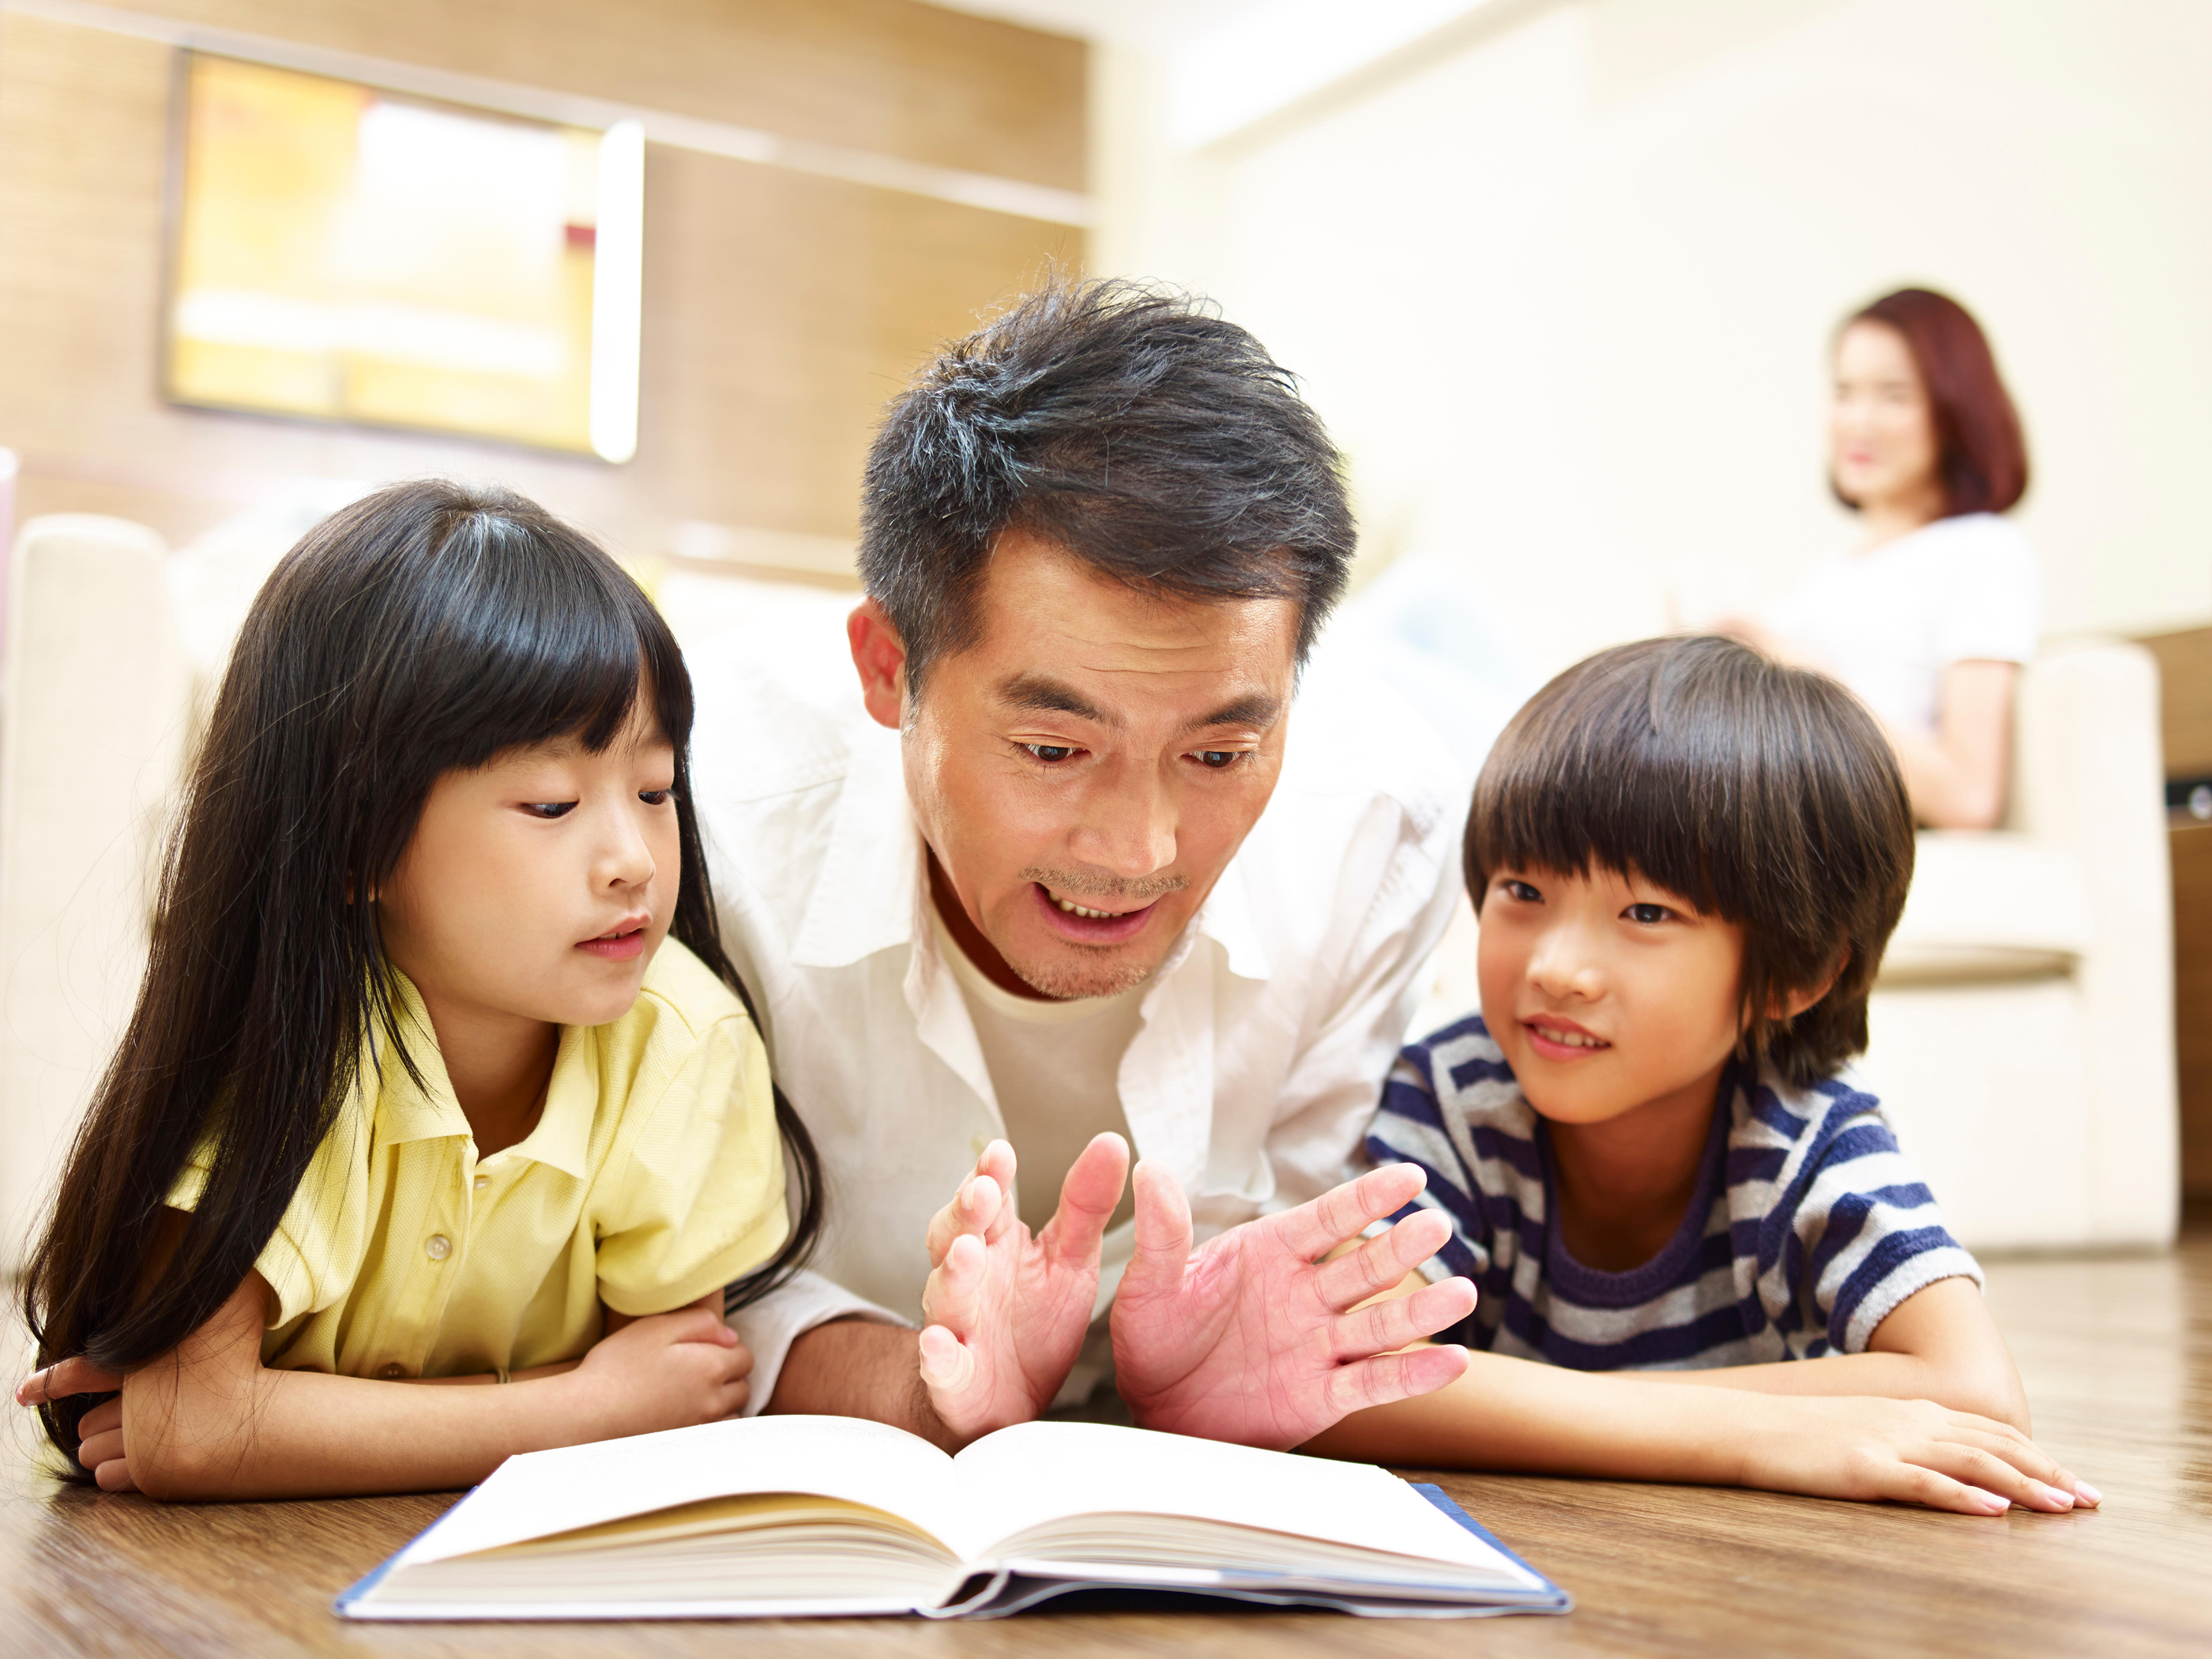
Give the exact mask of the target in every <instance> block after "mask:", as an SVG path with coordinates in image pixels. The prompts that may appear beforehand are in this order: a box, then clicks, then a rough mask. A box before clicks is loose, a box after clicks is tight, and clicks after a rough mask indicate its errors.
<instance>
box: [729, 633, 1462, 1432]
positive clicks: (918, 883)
mask: <svg viewBox="0 0 2212 1659" xmlns="http://www.w3.org/2000/svg"><path fill="white" fill-rule="evenodd" d="M834 620H835V619H834V618H833V617H830V616H829V613H828V611H826V609H825V610H823V611H821V612H820V613H819V614H817V613H815V611H814V610H813V608H812V607H808V610H807V614H806V615H805V617H800V618H795V619H785V620H782V621H780V622H779V623H777V624H776V625H775V626H774V627H770V626H767V625H755V626H752V627H749V628H746V629H739V630H738V632H736V633H734V634H731V635H722V636H720V637H719V638H717V639H715V640H713V641H709V642H708V643H707V644H706V645H704V646H703V647H700V648H698V649H696V650H695V651H694V652H693V653H691V668H692V672H693V676H694V680H695V686H696V702H697V708H698V717H697V724H696V728H695V731H694V736H693V753H692V787H693V793H694V796H695V799H696V802H697V805H698V807H699V810H700V814H701V817H702V824H703V826H704V829H705V830H706V833H707V837H708V844H709V848H710V856H711V858H712V860H713V863H712V867H713V872H714V884H715V896H716V900H717V902H718V904H719V906H720V915H721V922H722V929H723V942H724V944H725V945H726V947H727V948H728V950H729V952H730V955H731V957H732V959H733V960H734V961H735V962H736V963H737V964H738V969H739V970H740V971H741V972H742V973H743V974H744V976H745V980H746V983H747V984H748V985H749V986H750V987H751V988H752V991H753V993H754V995H755V998H756V1000H757V1001H758V1002H759V1004H760V1012H761V1018H762V1021H763V1024H764V1025H765V1027H766V1028H767V1029H766V1036H767V1038H768V1044H769V1054H770V1055H771V1057H772V1060H773V1064H774V1067H775V1076H776V1079H777V1080H778V1081H779V1082H780V1083H781V1084H782V1085H783V1087H784V1090H785V1091H786V1092H787V1094H788V1095H789V1096H790V1097H791V1100H792V1103H793V1105H794V1106H795V1107H796V1108H797V1109H798V1110H799V1115H800V1116H802V1117H803V1118H804V1119H805V1121H806V1125H807V1127H808V1128H809V1129H810V1130H811V1132H812V1134H813V1136H814V1140H815V1145H816V1146H817V1148H818V1149H819V1151H820V1152H821V1156H822V1164H823V1171H824V1175H825V1177H826V1188H827V1203H828V1216H827V1224H826V1228H825V1231H824V1232H823V1239H822V1243H821V1247H820V1249H818V1250H817V1253H816V1255H815V1257H814V1260H813V1267H812V1271H811V1272H809V1273H804V1274H802V1275H800V1277H799V1279H797V1280H796V1281H794V1282H793V1284H791V1285H787V1287H786V1288H784V1289H783V1290H781V1291H778V1292H776V1293H775V1295H773V1296H770V1297H767V1298H764V1299H763V1301H761V1302H759V1303H757V1304H755V1305H754V1306H752V1307H750V1308H748V1309H745V1310H741V1311H740V1312H739V1313H738V1314H737V1315H736V1316H733V1318H732V1323H733V1324H734V1325H735V1326H736V1328H737V1329H738V1333H739V1334H740V1335H742V1336H743V1337H744V1340H745V1342H746V1344H747V1346H750V1348H751V1349H752V1352H753V1355H754V1370H753V1392H752V1409H754V1410H758V1409H759V1408H760V1407H761V1406H762V1405H763V1404H764V1403H765V1402H766V1401H767V1400H768V1398H769V1395H771V1394H772V1393H773V1392H774V1390H775V1379H776V1376H777V1374H778V1372H779V1371H780V1370H781V1367H782V1364H783V1358H784V1355H785V1353H786V1352H787V1350H788V1348H789V1346H790V1344H791V1342H792V1340H793V1339H794V1338H795V1337H796V1336H798V1335H799V1334H800V1333H802V1332H804V1331H805V1330H808V1329H810V1328H812V1327H813V1326H815V1325H817V1324H820V1323H822V1322H824V1321H825V1320H828V1319H832V1318H836V1317H840V1316H847V1315H852V1314H860V1315H864V1316H872V1317H878V1318H890V1319H895V1320H897V1321H900V1322H918V1321H919V1320H920V1318H921V1291H922V1285H923V1281H924V1280H925V1279H927V1276H928V1273H929V1258H928V1253H927V1248H926V1243H925V1235H926V1233H927V1228H928V1224H929V1219H930V1218H931V1216H932V1215H933V1214H934V1213H935V1212H936V1211H937V1210H938V1209H939V1208H940V1207H941V1206H944V1205H945V1203H946V1202H947V1201H948V1200H951V1197H952V1194H953V1193H954V1192H955V1190H956V1189H957V1188H958V1186H959V1184H960V1182H962V1181H963V1180H964V1179H965V1178H966V1176H967V1175H968V1173H969V1170H970V1168H971V1166H972V1165H973V1164H974V1163H975V1158H976V1157H977V1155H978V1154H979V1153H980V1152H981V1151H982V1149H983V1147H984V1146H986V1145H987V1143H988V1142H989V1141H990V1140H991V1139H994V1137H996V1136H999V1135H1000V1134H1002V1133H1004V1123H1003V1121H1002V1120H1001V1118H1000V1111H999V1103H998V1099H997V1097H996V1095H995V1093H994V1090H993V1088H992V1082H991V1078H990V1074H989V1073H988V1071H987V1069H986V1067H985V1066H984V1062H983V1055H982V1050H981V1046H980V1045H979V1044H978V1042H977V1041H976V1037H975V1026H974V1024H973V1023H972V1022H971V1020H970V1019H969V1012H968V1008H967V1004H966V1001H965V1000H964V998H963V995H962V993H961V991H960V987H959V986H958V983H957V981H956V980H955V978H954V976H953V975H952V973H951V969H948V968H947V966H946V965H945V961H944V958H943V957H942V955H941V954H940V953H939V950H938V947H937V942H936V939H935V936H934V933H933V930H932V928H931V927H930V925H929V919H928V913H927V911H926V910H924V908H922V907H923V906H925V905H927V904H928V903H930V902H932V901H931V898H930V896H929V884H928V882H927V878H926V871H927V864H926V862H925V860H924V858H923V848H922V842H921V834H920V832H919V830H918V829H916V827H915V820H914V817H913V814H912V812H911V811H910V810H909V808H908V804H907V797H906V788H905V781H904V774H903V771H902V765H901V758H900V752H899V738H898V735H897V733H896V732H890V731H888V730H886V729H884V728H883V727H882V726H878V725H876V724H875V723H874V721H872V720H870V719H869V717H868V715H867V714H866V710H865V709H864V708H862V707H861V702H860V688H859V686H858V684H857V683H856V681H855V679H854V673H853V670H852V667H851V665H850V663H849V660H848V659H847V657H846V655H845V653H844V650H843V648H842V647H843V641H842V638H841V637H835V636H833V635H830V634H829V631H828V626H829V623H832V622H833V621H834ZM1465 791H1466V782H1465V780H1464V779H1463V778H1462V775H1461V774H1460V773H1459V771H1458V769H1457V768H1456V766H1455V764H1454V763H1453V762H1452V761H1451V759H1450V758H1449V756H1448V755H1447V754H1446V753H1445V751H1444V748H1443V745H1442V744H1440V743H1438V742H1437V740H1436V738H1434V737H1433V735H1432V734H1431V728H1430V727H1429V726H1427V724H1426V723H1425V721H1424V720H1422V718H1421V716H1420V715H1419V714H1418V713H1416V712H1415V711H1414V710H1413V708H1412V707H1411V705H1410V704H1408V703H1407V702H1405V701H1404V700H1403V699H1402V698H1401V697H1399V696H1397V695H1396V694H1395V693H1394V692H1391V691H1389V690H1387V689H1385V688H1383V687H1382V686H1380V685H1378V684H1374V683H1372V682H1371V681H1366V680H1364V679H1362V678H1359V677H1358V676H1356V675H1354V674H1352V673H1351V672H1349V671H1345V672H1341V673H1336V674H1332V673H1331V672H1330V671H1328V669H1327V668H1326V667H1325V666H1323V665H1316V670H1315V671H1310V673H1309V675H1308V683H1307V684H1306V685H1305V686H1304V689H1303V690H1301V692H1300V695H1299V696H1298V698H1297V702H1296V705H1295V707H1294V710H1293V713H1292V714H1291V722H1290V729H1289V736H1288V742H1287V745H1286V753H1285V764H1284V769H1283V772H1282V775H1281V777H1280V779H1279V782H1278V784H1277V787H1276V790H1275V793H1274V796H1273V799H1272V800H1271V801H1270V803H1269V805H1268V806H1267V811H1265V812H1264V813H1263V814H1261V818H1260V821H1259V823H1257V824H1255V826H1254V828H1253V829H1252V831H1251V833H1250V834H1249V836H1247V837H1246V838H1245V841H1244V843H1243V847H1242V848H1239V850H1238V852H1237V855H1236V857H1235V858H1233V859H1232V860H1231V861H1230V863H1229V865H1228V866H1227V867H1226V868H1225V870H1224V871H1223V872H1222V875H1221V878H1220V879H1219V881H1218V883H1217V884H1215V886H1214V889H1213V890H1212V893H1211V894H1210V895H1208V896H1207V898H1206V902H1205V903H1204V905H1203V906H1202V907H1201V908H1200V910H1199V912H1198V914H1197V915H1195V916H1194V918H1193V919H1192V921H1191V922H1190V924H1189V926H1188V927H1187V929H1186V931H1185V932H1184V933H1183V935H1182V938H1181V939H1178V940H1177V941H1176V944H1175V945H1174V947H1173V949H1171V950H1170V951H1169V953H1168V955H1167V957H1166V959H1165V960H1164V962H1162V963H1161V964H1160V967H1159V969H1158V971H1157V972H1156V973H1155V974H1154V975H1152V979H1151V981H1149V982H1148V984H1147V986H1146V991H1145V995H1144V1000H1143V1005H1142V1024H1140V1026H1139V1029H1138V1030H1137V1033H1136V1035H1135V1036H1134V1037H1133V1038H1132V1039H1131V1041H1130V1043H1129V1046H1128V1048H1127V1052H1126V1053H1125V1054H1124V1055H1123V1057H1122V1060H1121V1077H1120V1083H1121V1105H1122V1109H1123V1111H1124V1112H1125V1114H1126V1115H1127V1119H1128V1124H1129V1130H1130V1133H1131V1134H1132V1136H1133V1138H1134V1139H1135V1142H1136V1146H1135V1152H1136V1154H1137V1156H1138V1157H1139V1158H1150V1159H1152V1160H1154V1161H1156V1162H1158V1163H1160V1164H1164V1165H1165V1166H1166V1167H1167V1169H1168V1170H1170V1172H1172V1173H1173V1175H1174V1176H1175V1177H1176V1180H1177V1181H1178V1182H1181V1183H1182V1188H1183V1190H1184V1192H1185V1193H1187V1194H1188V1195H1189V1197H1190V1202H1191V1210H1192V1215H1193V1219H1194V1223H1195V1225H1196V1230H1197V1235H1198V1237H1199V1238H1200V1239H1201V1240H1203V1239H1205V1238H1206V1237H1211V1236H1212V1235H1213V1234H1215V1233H1218V1232H1219V1231H1222V1230H1224V1229H1225V1228H1228V1227H1231V1226H1234V1225H1237V1223H1239V1222H1242V1221H1246V1220H1249V1219H1250V1218H1252V1217H1254V1216H1255V1215H1259V1214H1261V1213H1263V1212H1268V1211H1273V1210H1278V1209H1283V1208H1287V1207H1289V1206H1292V1205H1296V1204H1300V1203H1303V1202H1304V1201H1305V1200H1308V1199H1310V1198H1312V1197H1314V1196H1316V1194H1320V1193H1322V1192H1324V1191H1326V1190H1328V1188H1330V1187H1331V1186H1333V1185H1334V1184H1335V1183H1336V1182H1339V1181H1340V1180H1341V1179H1343V1178H1344V1177H1345V1175H1346V1170H1347V1167H1348V1166H1349V1165H1350V1164H1351V1163H1352V1159H1353V1158H1354V1157H1355V1156H1356V1154H1357V1151H1358V1146H1359V1141H1360V1136H1361V1133H1362V1131H1363V1130H1364V1127H1365V1126H1366V1123H1367V1120H1368V1118H1369V1116H1370V1114H1371V1113H1372V1112H1373V1110H1374V1109H1375V1104H1376V1098H1377V1097H1378V1095H1379V1092H1380V1090H1381V1085H1382V1081H1383V1075H1384V1073H1386V1072H1387V1071H1388V1070H1389V1066H1390V1063H1391V1060H1393V1059H1394V1058H1395V1054H1396V1053H1397V1051H1398V1049H1399V1048H1400V1046H1401V1044H1402V1042H1404V1040H1405V1037H1406V1033H1407V1024H1408V1023H1409V1022H1410V1021H1411V1019H1412V1018H1413V1013H1414V1012H1415V1009H1416V1008H1417V1007H1418V1006H1419V1002H1420V1000H1421V994H1422V991H1423V990H1424V988H1425V987H1424V985H1423V984H1422V983H1421V982H1420V981H1421V978H1422V975H1421V974H1420V969H1422V968H1423V967H1424V966H1425V964H1426V963H1427V962H1428V959H1429V957H1430V956H1431V953H1432V952H1433V951H1434V950H1435V947H1436V944H1437V939H1438V938H1439V936H1440V935H1441V934H1442V933H1443V928H1444V926H1445V923H1446V922H1447V921H1449V917H1450V913H1451V909H1452V906H1453V904H1454V902H1455V899H1456V897H1457V895H1458V891H1459V873H1458V865H1459V860H1458V852H1459V837H1460V830H1461V827H1462V824H1463V823H1464V822H1465V819H1466V812H1467V797H1466V793H1465ZM1132 1245H1133V1226H1132V1225H1130V1224H1126V1223H1125V1224H1124V1225H1121V1227H1118V1228H1116V1229H1115V1230H1114V1231H1112V1232H1110V1233H1109V1235H1108V1236H1107V1239H1106V1244H1105V1271H1104V1273H1103V1277H1102V1281H1101V1285H1100V1290H1099V1301H1098V1308H1099V1310H1100V1311H1101V1312H1103V1310H1105V1309H1106V1308H1107V1306H1108V1305H1109V1304H1110V1302H1111V1300H1112V1297H1113V1293H1114V1291H1115V1287H1116V1286H1117V1285H1118V1284H1119V1282H1120V1278H1121V1270H1122V1269H1123V1267H1126V1266H1127V1262H1128V1260H1129V1255H1130V1252H1131V1248H1132Z"/></svg>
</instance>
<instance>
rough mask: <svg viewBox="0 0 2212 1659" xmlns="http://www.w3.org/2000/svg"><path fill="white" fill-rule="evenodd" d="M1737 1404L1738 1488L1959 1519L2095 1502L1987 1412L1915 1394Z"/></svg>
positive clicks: (2093, 1494) (2091, 1492)
mask: <svg viewBox="0 0 2212 1659" xmlns="http://www.w3.org/2000/svg"><path fill="white" fill-rule="evenodd" d="M1754 1401H1755V1402H1756V1403H1754ZM1738 1404H1739V1406H1740V1407H1741V1412H1742V1419H1743V1429H1744V1437H1743V1442H1742V1444H1743V1472H1742V1474H1741V1482H1742V1484H1743V1485H1745V1486H1759V1487H1763V1488H1765V1490H1766V1491H1769V1492H1802V1493H1805V1494H1806V1495H1808V1497H1814V1498H1858V1499H1861V1500H1866V1501H1871V1500H1878V1499H1884V1498H1887V1499H1888V1500H1890V1501H1892V1502H1894V1503H1899V1504H1925V1505H1926V1506H1927V1507H1928V1508H1929V1509H1934V1510H1955V1511H1957V1512H1958V1513H1959V1514H1960V1515H2002V1514H2003V1513H2004V1511H2005V1510H2008V1509H2010V1508H2011V1507H2012V1505H2013V1504H2021V1506H2022V1507H2024V1508H2027V1509H2031V1510H2045V1511H2047V1512H2052V1513H2061V1514H2063V1512H2065V1511H2066V1510H2071V1509H2076V1508H2080V1509H2093V1508H2095V1507H2096V1506H2097V1504H2099V1503H2100V1501H2102V1500H2101V1498H2100V1494H2099V1493H2098V1492H2097V1489H2096V1488H2095V1487H2093V1486H2087V1485H2084V1484H2083V1483H2082V1482H2081V1481H2079V1480H2075V1478H2074V1476H2073V1475H2072V1474H2069V1473H2068V1472H2067V1471H2066V1470H2064V1469H2063V1468H2060V1467H2059V1466H2058V1464H2057V1462H2055V1461H2054V1460H2053V1459H2052V1458H2051V1456H2050V1455H2049V1454H2047V1453H2046V1452H2045V1451H2044V1450H2043V1449H2042V1448H2041V1447H2039V1446H2038V1445H2037V1444H2036V1443H2034V1442H2033V1440H2030V1439H2029V1438H2028V1437H2027V1436H2026V1435H2024V1434H2022V1433H2021V1431H2019V1430H2017V1429H2015V1428H2014V1427H2013V1426H2012V1425H2010V1424H2008V1423H2000V1422H1998V1421H1997V1420H1996V1419H1994V1418H1989V1417H1976V1416H1974V1415H1973V1414H1972V1413H1970V1412H1954V1411H1950V1410H1948V1409H1946V1408H1945V1407H1942V1406H1938V1405H1935V1404H1932V1403H1931V1402H1929V1401H1925V1400H1881V1399H1869V1398H1865V1397H1857V1398H1853V1397H1826V1398H1823V1397H1808V1396H1783V1395H1759V1396H1753V1397H1751V1398H1746V1399H1743V1400H1741V1401H1739V1402H1738Z"/></svg>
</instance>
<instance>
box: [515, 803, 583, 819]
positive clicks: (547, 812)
mask: <svg viewBox="0 0 2212 1659" xmlns="http://www.w3.org/2000/svg"><path fill="white" fill-rule="evenodd" d="M522 810H523V811H526V812H527V813H529V814H530V816H531V817H533V818H565V817H568V814H569V813H571V812H573V811H575V810H576V803H575V802H574V801H572V800H530V801H525V802H523V804H522Z"/></svg>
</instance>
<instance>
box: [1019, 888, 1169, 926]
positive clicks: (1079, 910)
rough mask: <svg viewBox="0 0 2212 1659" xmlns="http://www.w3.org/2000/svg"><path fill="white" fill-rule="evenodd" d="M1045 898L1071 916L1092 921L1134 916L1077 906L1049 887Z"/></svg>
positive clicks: (1131, 913) (1124, 911)
mask: <svg viewBox="0 0 2212 1659" xmlns="http://www.w3.org/2000/svg"><path fill="white" fill-rule="evenodd" d="M1045 896H1046V897H1047V898H1048V899H1050V900H1051V901H1052V902H1054V904H1057V905H1058V906H1059V907H1060V908H1061V909H1063V910H1065V911H1066V912H1067V914H1068V915H1071V916H1089V917H1091V919H1092V920H1094V921H1104V920H1105V919H1106V918H1107V917H1109V916H1126V915H1133V914H1134V913H1133V912H1132V911H1128V910H1093V909H1091V908H1089V907H1088V906H1086V905H1081V904H1078V903H1077V902H1075V901H1074V900H1073V899H1064V898H1062V897H1060V895H1059V894H1057V893H1055V892H1054V891H1053V890H1052V889H1050V888H1049V887H1048V888H1046V889H1045ZM1139 908H1142V909H1147V910H1149V909H1150V908H1152V906H1150V905H1142V906H1139Z"/></svg>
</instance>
